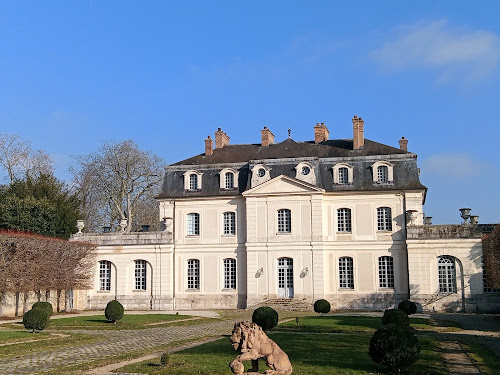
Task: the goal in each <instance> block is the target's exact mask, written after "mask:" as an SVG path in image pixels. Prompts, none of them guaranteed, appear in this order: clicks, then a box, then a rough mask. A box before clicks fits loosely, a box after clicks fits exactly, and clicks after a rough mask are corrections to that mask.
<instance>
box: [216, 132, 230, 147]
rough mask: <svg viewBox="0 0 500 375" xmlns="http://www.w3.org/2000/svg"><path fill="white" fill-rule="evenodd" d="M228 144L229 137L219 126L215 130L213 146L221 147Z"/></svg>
mask: <svg viewBox="0 0 500 375" xmlns="http://www.w3.org/2000/svg"><path fill="white" fill-rule="evenodd" d="M228 144H229V137H228V136H227V134H226V133H224V132H223V131H222V130H221V128H219V129H218V130H217V131H216V132H215V148H222V147H224V146H227V145H228Z"/></svg>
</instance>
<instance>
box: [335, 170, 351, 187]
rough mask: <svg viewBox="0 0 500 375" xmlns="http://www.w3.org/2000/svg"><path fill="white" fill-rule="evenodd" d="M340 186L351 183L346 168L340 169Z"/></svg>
mask: <svg viewBox="0 0 500 375" xmlns="http://www.w3.org/2000/svg"><path fill="white" fill-rule="evenodd" d="M338 173H339V184H348V183H349V170H348V169H347V168H346V167H340V168H339V172H338Z"/></svg>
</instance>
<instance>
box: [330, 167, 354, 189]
mask: <svg viewBox="0 0 500 375" xmlns="http://www.w3.org/2000/svg"><path fill="white" fill-rule="evenodd" d="M353 181H354V169H353V167H352V166H351V165H349V164H346V163H338V164H335V165H334V166H333V183H334V184H335V185H350V184H352V183H353Z"/></svg>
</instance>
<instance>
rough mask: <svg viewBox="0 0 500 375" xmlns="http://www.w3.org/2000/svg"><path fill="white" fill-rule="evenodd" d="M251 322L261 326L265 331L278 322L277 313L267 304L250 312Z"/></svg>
mask: <svg viewBox="0 0 500 375" xmlns="http://www.w3.org/2000/svg"><path fill="white" fill-rule="evenodd" d="M252 322H254V323H255V324H258V325H259V326H261V327H262V329H263V330H264V331H267V330H269V329H272V328H274V327H276V324H278V313H277V312H276V310H274V309H273V308H272V307H269V306H262V307H259V308H257V309H255V310H254V312H253V314H252Z"/></svg>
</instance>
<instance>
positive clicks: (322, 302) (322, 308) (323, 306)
mask: <svg viewBox="0 0 500 375" xmlns="http://www.w3.org/2000/svg"><path fill="white" fill-rule="evenodd" d="M331 308H332V307H331V305H330V302H328V301H327V300H326V299H319V300H317V301H316V302H314V311H315V312H317V313H318V314H328V313H329V312H330V310H331Z"/></svg>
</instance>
